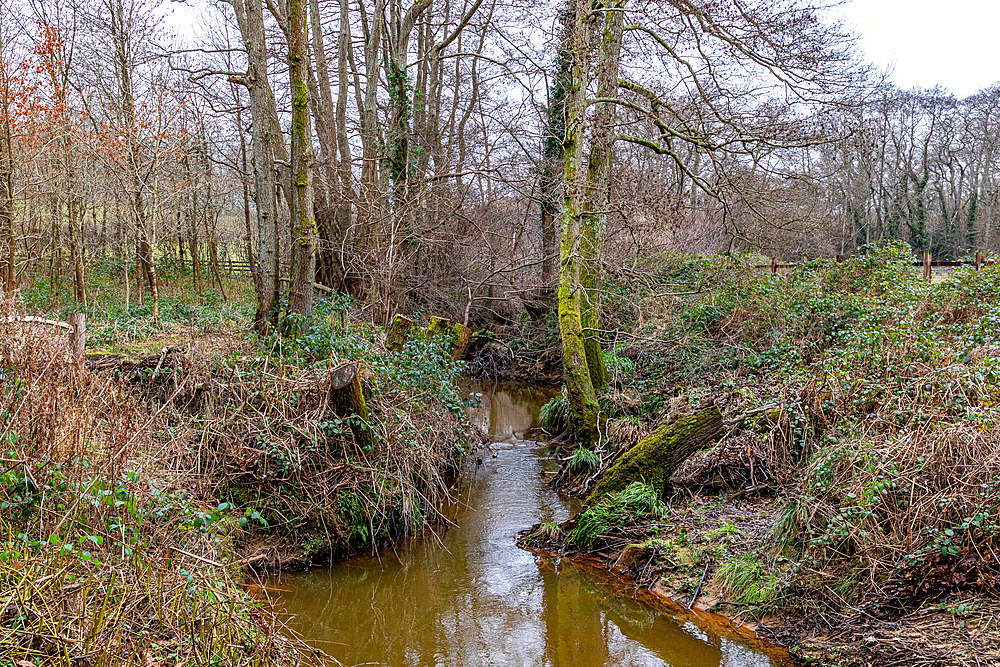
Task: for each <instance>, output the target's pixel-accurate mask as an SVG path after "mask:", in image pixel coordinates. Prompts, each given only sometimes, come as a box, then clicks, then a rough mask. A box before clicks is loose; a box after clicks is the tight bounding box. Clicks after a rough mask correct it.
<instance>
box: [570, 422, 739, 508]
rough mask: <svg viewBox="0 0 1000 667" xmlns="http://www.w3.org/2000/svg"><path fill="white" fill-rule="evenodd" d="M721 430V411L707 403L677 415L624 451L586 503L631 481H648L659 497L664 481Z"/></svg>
mask: <svg viewBox="0 0 1000 667" xmlns="http://www.w3.org/2000/svg"><path fill="white" fill-rule="evenodd" d="M721 431H722V413H721V412H719V408H718V407H716V406H715V405H710V406H708V407H707V408H703V409H702V410H699V411H698V412H695V413H694V414H690V415H677V416H675V417H672V418H671V419H670V420H668V421H667V423H665V424H663V425H662V426H659V427H657V428H656V430H655V431H653V432H652V433H650V434H649V435H648V436H646V437H645V438H643V439H642V440H641V441H639V444H637V445H636V446H635V447H633V448H632V449H630V450H628V451H627V452H625V453H624V454H623V455H622V456H621V458H619V459H618V460H617V461H616V462H615V464H614V465H612V466H611V468H609V469H608V471H607V472H606V473H604V476H603V477H602V478H601V480H600V481H599V482H598V483H597V486H596V487H594V491H593V493H591V494H590V497H589V498H587V502H586V506H587V507H593V506H594V505H595V504H596V503H597V502H598V501H599V500H600V499H601V498H603V497H604V496H606V495H607V494H609V493H617V492H618V491H621V490H623V489H624V488H625V487H627V486H628V485H629V484H631V483H632V482H638V481H642V482H645V483H647V484H650V485H651V486H652V487H653V488H655V489H656V490H657V492H659V493H660V495H661V496H662V495H663V494H664V492H665V490H666V485H667V481H668V480H669V479H670V476H671V475H672V474H673V473H674V471H675V470H677V468H678V467H680V465H681V464H682V463H684V461H685V460H687V458H688V457H689V456H691V455H692V454H694V453H695V452H696V451H698V450H699V449H703V448H704V447H705V446H706V445H707V444H708V443H710V442H711V441H712V440H714V439H715V438H717V437H718V436H719V433H721Z"/></svg>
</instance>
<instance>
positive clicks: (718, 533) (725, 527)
mask: <svg viewBox="0 0 1000 667" xmlns="http://www.w3.org/2000/svg"><path fill="white" fill-rule="evenodd" d="M741 534H742V533H741V531H740V529H739V528H737V527H736V524H735V523H733V522H732V521H725V522H723V523H722V525H720V526H719V527H718V528H713V529H712V530H710V531H708V539H710V540H717V539H719V538H720V537H735V536H737V535H741Z"/></svg>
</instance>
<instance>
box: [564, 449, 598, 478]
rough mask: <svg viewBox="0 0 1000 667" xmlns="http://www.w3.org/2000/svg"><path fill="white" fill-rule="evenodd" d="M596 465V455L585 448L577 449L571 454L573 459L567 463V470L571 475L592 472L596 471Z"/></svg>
mask: <svg viewBox="0 0 1000 667" xmlns="http://www.w3.org/2000/svg"><path fill="white" fill-rule="evenodd" d="M598 464H599V460H598V458H597V454H595V453H594V452H593V451H591V450H589V449H587V448H586V447H579V448H577V449H576V451H574V452H573V458H572V459H570V462H569V469H570V470H571V471H572V472H573V474H579V473H581V472H592V471H594V470H597V466H598Z"/></svg>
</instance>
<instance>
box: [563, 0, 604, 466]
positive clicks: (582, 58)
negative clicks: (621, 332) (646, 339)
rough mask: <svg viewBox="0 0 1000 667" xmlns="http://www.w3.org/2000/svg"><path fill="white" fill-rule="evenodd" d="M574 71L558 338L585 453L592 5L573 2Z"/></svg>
mask: <svg viewBox="0 0 1000 667" xmlns="http://www.w3.org/2000/svg"><path fill="white" fill-rule="evenodd" d="M570 7H571V15H572V17H573V19H572V20H573V24H572V25H573V29H572V39H571V44H572V51H571V57H572V67H571V68H570V72H571V76H570V80H569V85H568V90H567V94H566V135H565V140H564V142H563V148H564V161H563V210H562V225H561V228H562V243H561V245H560V251H559V333H560V336H561V337H562V345H563V370H564V374H565V380H566V395H567V398H568V399H569V408H570V414H569V427H570V429H571V430H572V431H573V432H574V433H575V434H576V437H577V438H578V439H579V441H580V442H581V443H582V444H583V446H585V447H592V446H594V444H596V443H597V442H598V441H599V439H600V429H599V416H600V406H599V405H598V403H597V391H596V389H595V388H594V384H593V381H592V379H591V374H590V367H589V364H588V359H587V347H586V336H585V334H584V330H583V310H584V307H585V306H584V301H585V299H586V298H587V296H586V292H585V288H584V284H583V279H584V274H585V272H586V268H585V266H584V257H583V253H584V252H590V251H591V246H590V244H587V245H586V246H585V245H584V244H583V243H582V241H583V233H582V228H581V217H582V215H581V214H582V212H583V206H584V200H585V197H586V190H587V182H586V181H587V172H586V170H584V169H583V164H582V163H583V126H584V121H585V119H586V112H587V81H588V79H589V76H590V25H591V18H590V17H591V13H592V11H591V4H590V2H588V0H571V2H570Z"/></svg>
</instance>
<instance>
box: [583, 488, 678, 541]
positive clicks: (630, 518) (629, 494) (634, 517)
mask: <svg viewBox="0 0 1000 667" xmlns="http://www.w3.org/2000/svg"><path fill="white" fill-rule="evenodd" d="M666 511H667V506H666V505H665V504H664V503H663V501H662V500H660V498H659V495H658V494H657V492H656V489H654V488H653V487H652V486H650V485H648V484H645V483H643V482H632V483H631V484H629V485H628V486H627V487H625V488H624V489H622V490H621V491H619V492H617V493H612V494H610V495H608V496H606V497H605V498H602V499H601V501H600V502H599V503H597V504H596V505H594V506H593V507H591V508H590V509H588V510H586V511H585V512H583V514H581V515H580V518H579V519H578V520H577V523H576V526H575V527H574V528H573V532H572V533H571V534H570V539H571V540H572V541H573V542H574V543H575V544H577V545H578V546H579V547H581V548H582V549H585V550H589V549H592V548H593V547H594V546H595V545H597V544H598V543H599V542H600V541H601V540H602V539H603V538H604V537H606V536H607V535H608V534H609V532H610V531H612V530H613V529H614V528H616V527H618V526H622V525H627V524H631V523H635V522H636V521H638V520H639V519H641V518H643V517H649V516H653V517H656V518H661V517H663V515H664V514H665V513H666Z"/></svg>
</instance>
